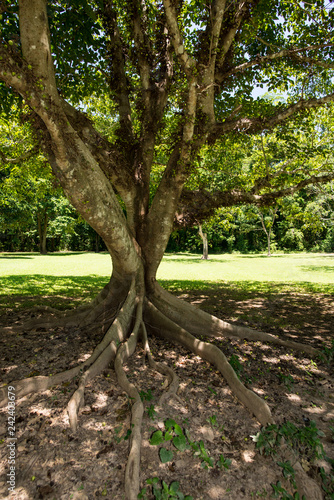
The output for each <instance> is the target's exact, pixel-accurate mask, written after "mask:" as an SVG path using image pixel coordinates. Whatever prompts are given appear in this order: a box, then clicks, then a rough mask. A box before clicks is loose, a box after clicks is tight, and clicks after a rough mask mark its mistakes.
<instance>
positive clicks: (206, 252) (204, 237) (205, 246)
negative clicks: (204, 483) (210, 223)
mask: <svg viewBox="0 0 334 500" xmlns="http://www.w3.org/2000/svg"><path fill="white" fill-rule="evenodd" d="M198 234H199V235H200V237H201V238H202V240H203V255H202V259H204V260H208V258H209V246H208V235H207V233H203V230H202V226H201V224H200V225H199V226H198Z"/></svg>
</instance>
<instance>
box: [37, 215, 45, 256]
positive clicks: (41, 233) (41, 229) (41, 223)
mask: <svg viewBox="0 0 334 500" xmlns="http://www.w3.org/2000/svg"><path fill="white" fill-rule="evenodd" d="M37 226H38V237H39V252H40V254H42V255H46V254H47V249H46V234H47V231H48V214H47V213H46V212H44V213H42V214H40V213H38V214H37Z"/></svg>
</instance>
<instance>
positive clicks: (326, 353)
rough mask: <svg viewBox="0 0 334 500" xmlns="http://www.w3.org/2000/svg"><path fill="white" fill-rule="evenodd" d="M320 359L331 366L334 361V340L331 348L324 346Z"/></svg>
mask: <svg viewBox="0 0 334 500" xmlns="http://www.w3.org/2000/svg"><path fill="white" fill-rule="evenodd" d="M320 358H321V359H322V361H327V363H328V364H329V365H330V364H331V362H332V361H333V358H334V339H332V345H331V347H329V348H328V347H326V346H324V347H323V348H322V350H321V353H320Z"/></svg>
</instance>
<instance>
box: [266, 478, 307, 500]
mask: <svg viewBox="0 0 334 500" xmlns="http://www.w3.org/2000/svg"><path fill="white" fill-rule="evenodd" d="M271 486H272V488H273V490H274V493H273V494H272V496H273V498H279V499H280V500H306V499H305V497H304V495H303V498H302V499H301V498H300V495H299V493H298V492H297V491H296V492H295V493H294V494H293V495H290V493H288V492H287V491H286V489H285V488H283V486H282V485H281V483H280V481H277V483H276V484H272V485H271Z"/></svg>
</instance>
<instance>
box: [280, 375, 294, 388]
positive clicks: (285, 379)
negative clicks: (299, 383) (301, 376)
mask: <svg viewBox="0 0 334 500" xmlns="http://www.w3.org/2000/svg"><path fill="white" fill-rule="evenodd" d="M278 378H279V381H280V383H281V384H282V383H283V384H284V385H285V387H286V388H287V389H288V391H291V389H292V385H293V383H294V380H293V377H292V376H291V375H290V374H288V375H284V373H279V374H278Z"/></svg>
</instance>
